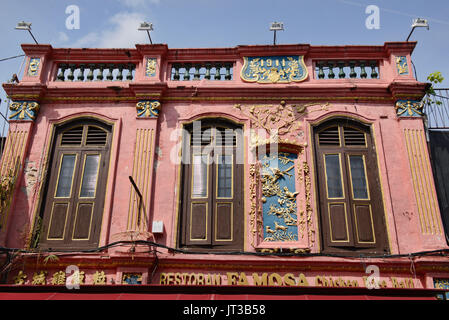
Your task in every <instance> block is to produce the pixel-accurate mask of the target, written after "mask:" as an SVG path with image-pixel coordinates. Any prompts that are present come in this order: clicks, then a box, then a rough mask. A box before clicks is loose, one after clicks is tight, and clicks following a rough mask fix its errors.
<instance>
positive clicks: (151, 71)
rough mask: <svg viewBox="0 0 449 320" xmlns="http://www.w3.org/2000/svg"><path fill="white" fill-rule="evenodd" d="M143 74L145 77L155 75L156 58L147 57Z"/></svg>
mask: <svg viewBox="0 0 449 320" xmlns="http://www.w3.org/2000/svg"><path fill="white" fill-rule="evenodd" d="M145 74H146V76H147V77H154V76H155V75H156V59H155V58H148V59H147V65H146V70H145Z"/></svg>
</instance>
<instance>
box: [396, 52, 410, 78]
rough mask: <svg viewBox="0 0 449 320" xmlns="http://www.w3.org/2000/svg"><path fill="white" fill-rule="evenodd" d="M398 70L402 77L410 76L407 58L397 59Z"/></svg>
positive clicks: (399, 57) (400, 57)
mask: <svg viewBox="0 0 449 320" xmlns="http://www.w3.org/2000/svg"><path fill="white" fill-rule="evenodd" d="M396 69H397V71H398V73H399V74H400V75H404V76H405V75H408V73H409V70H408V63H407V57H406V56H398V57H396Z"/></svg>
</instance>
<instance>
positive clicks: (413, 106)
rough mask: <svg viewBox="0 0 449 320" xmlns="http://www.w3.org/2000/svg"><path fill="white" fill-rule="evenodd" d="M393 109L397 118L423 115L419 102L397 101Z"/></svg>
mask: <svg viewBox="0 0 449 320" xmlns="http://www.w3.org/2000/svg"><path fill="white" fill-rule="evenodd" d="M395 109H396V115H397V116H398V117H421V116H422V115H423V113H422V104H421V102H419V101H410V100H398V101H396V106H395Z"/></svg>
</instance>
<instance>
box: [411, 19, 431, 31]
mask: <svg viewBox="0 0 449 320" xmlns="http://www.w3.org/2000/svg"><path fill="white" fill-rule="evenodd" d="M417 27H424V28H427V30H429V23H428V22H427V19H421V18H418V19H413V24H412V28H417Z"/></svg>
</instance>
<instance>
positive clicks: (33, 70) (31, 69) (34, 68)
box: [28, 58, 41, 76]
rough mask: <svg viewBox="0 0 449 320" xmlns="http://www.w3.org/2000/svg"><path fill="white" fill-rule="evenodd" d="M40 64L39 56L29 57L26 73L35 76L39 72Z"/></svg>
mask: <svg viewBox="0 0 449 320" xmlns="http://www.w3.org/2000/svg"><path fill="white" fill-rule="evenodd" d="M40 64H41V59H40V58H30V63H29V66H28V75H29V76H37V75H38V73H39V65H40Z"/></svg>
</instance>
